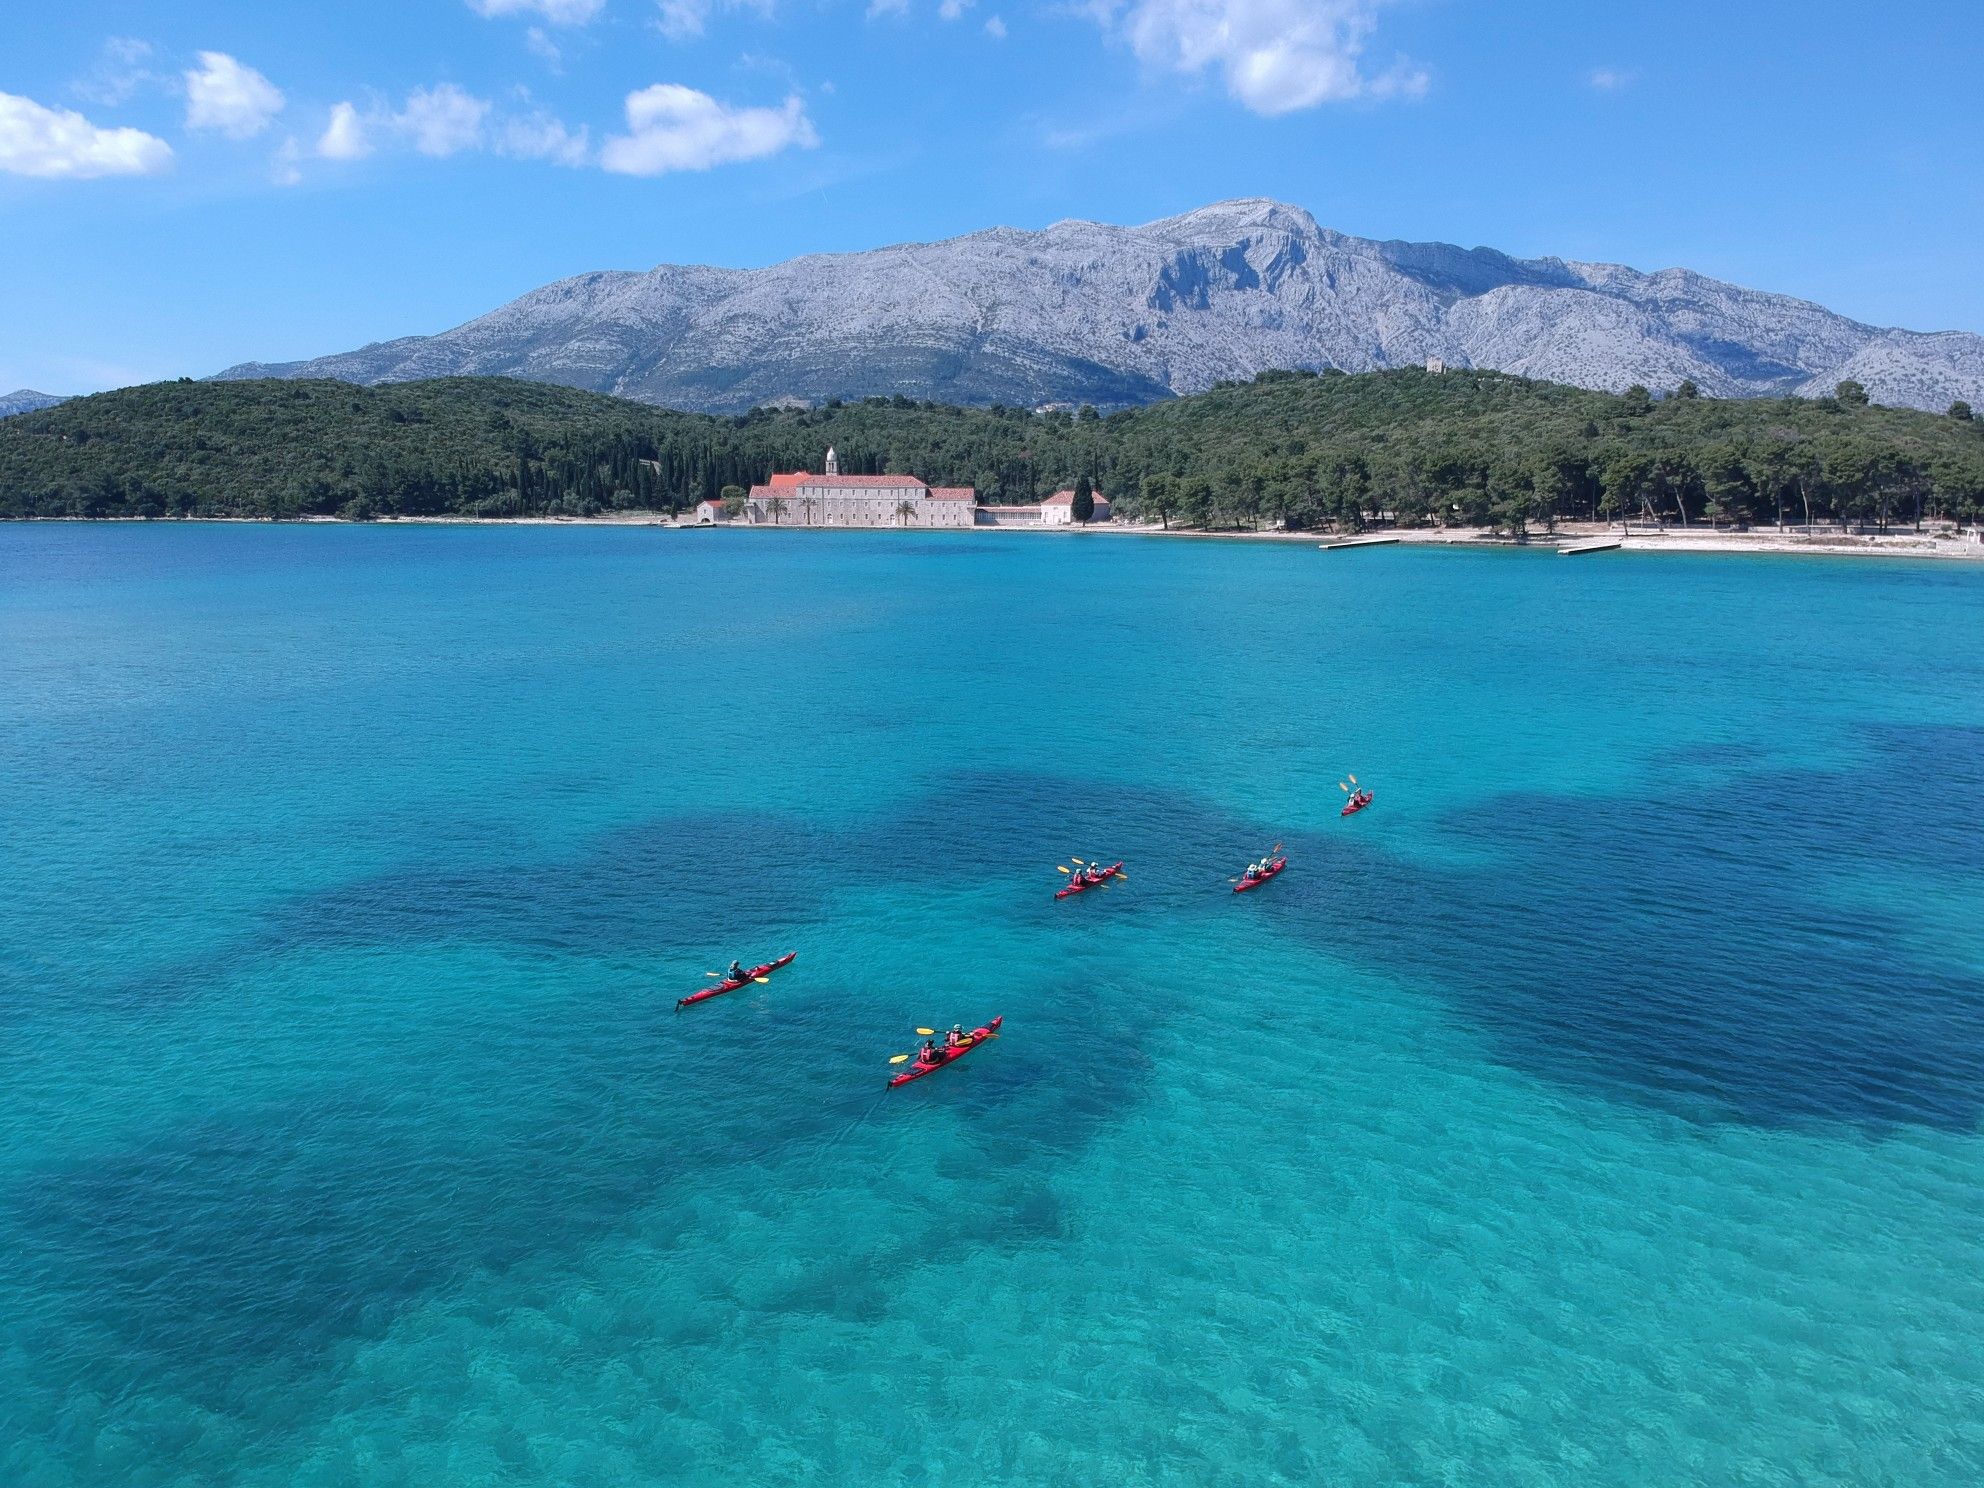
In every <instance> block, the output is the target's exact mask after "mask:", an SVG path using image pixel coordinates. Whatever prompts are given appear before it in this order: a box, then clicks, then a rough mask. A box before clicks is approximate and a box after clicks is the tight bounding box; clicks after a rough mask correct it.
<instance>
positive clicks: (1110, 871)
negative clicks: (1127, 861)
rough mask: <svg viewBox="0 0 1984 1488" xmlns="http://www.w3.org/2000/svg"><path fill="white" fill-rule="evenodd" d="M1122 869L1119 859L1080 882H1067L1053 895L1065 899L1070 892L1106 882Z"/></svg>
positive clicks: (1076, 892)
mask: <svg viewBox="0 0 1984 1488" xmlns="http://www.w3.org/2000/svg"><path fill="white" fill-rule="evenodd" d="M1122 871H1123V864H1122V863H1121V861H1120V860H1119V861H1118V862H1117V863H1115V864H1114V865H1113V866H1111V867H1108V868H1105V869H1103V870H1102V871H1101V872H1100V873H1098V874H1096V876H1095V877H1094V878H1085V879H1083V880H1082V881H1081V882H1080V883H1071V884H1069V885H1068V886H1067V887H1066V888H1065V889H1062V890H1060V891H1059V892H1058V893H1056V894H1055V896H1054V897H1055V898H1056V899H1065V898H1067V897H1068V896H1069V895H1070V894H1081V893H1085V892H1087V891H1088V890H1089V889H1092V888H1095V887H1096V886H1097V885H1099V884H1106V883H1108V882H1109V880H1110V879H1112V878H1114V877H1115V876H1116V875H1117V874H1119V873H1121V872H1122Z"/></svg>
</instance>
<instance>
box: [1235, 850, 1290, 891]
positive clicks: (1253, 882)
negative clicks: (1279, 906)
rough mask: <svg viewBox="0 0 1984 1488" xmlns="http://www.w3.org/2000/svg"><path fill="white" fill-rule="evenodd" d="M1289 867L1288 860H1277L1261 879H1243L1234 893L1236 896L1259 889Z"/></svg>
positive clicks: (1269, 866) (1269, 865) (1270, 865)
mask: <svg viewBox="0 0 1984 1488" xmlns="http://www.w3.org/2000/svg"><path fill="white" fill-rule="evenodd" d="M1287 866H1288V859H1287V858H1276V859H1275V860H1274V861H1273V862H1272V863H1270V864H1268V870H1267V872H1265V873H1263V874H1262V875H1261V876H1260V877H1259V878H1242V879H1241V880H1240V882H1238V883H1237V884H1235V885H1234V886H1233V892H1234V893H1236V894H1244V893H1246V892H1247V890H1249V889H1258V888H1259V887H1260V886H1261V885H1262V884H1264V883H1266V882H1267V881H1268V880H1269V879H1271V878H1273V877H1274V876H1275V875H1276V874H1277V873H1279V872H1281V870H1282V869H1284V868H1286V867H1287Z"/></svg>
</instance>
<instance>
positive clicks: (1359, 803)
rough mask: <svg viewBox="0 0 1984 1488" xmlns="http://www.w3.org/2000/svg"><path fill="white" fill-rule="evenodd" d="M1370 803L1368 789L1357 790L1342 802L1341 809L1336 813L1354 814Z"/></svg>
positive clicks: (1342, 814) (1341, 814)
mask: <svg viewBox="0 0 1984 1488" xmlns="http://www.w3.org/2000/svg"><path fill="white" fill-rule="evenodd" d="M1370 804H1371V793H1370V792H1369V791H1359V792H1358V793H1357V794H1356V795H1354V796H1352V797H1351V798H1350V799H1349V800H1348V801H1346V802H1344V805H1343V810H1342V811H1340V812H1338V813H1337V815H1339V816H1355V815H1356V814H1357V813H1358V812H1360V811H1362V810H1363V809H1364V808H1365V807H1366V806H1369V805H1370Z"/></svg>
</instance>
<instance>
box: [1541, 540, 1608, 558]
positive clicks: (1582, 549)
mask: <svg viewBox="0 0 1984 1488" xmlns="http://www.w3.org/2000/svg"><path fill="white" fill-rule="evenodd" d="M1624 541H1625V539H1624V538H1623V537H1594V538H1592V539H1591V540H1590V541H1589V542H1574V543H1571V544H1569V545H1567V546H1565V547H1561V548H1559V549H1557V556H1558V557H1560V558H1569V557H1571V556H1572V555H1573V554H1575V553H1605V552H1609V551H1611V550H1612V549H1613V548H1616V547H1618V546H1619V545H1620V544H1621V543H1623V542H1624Z"/></svg>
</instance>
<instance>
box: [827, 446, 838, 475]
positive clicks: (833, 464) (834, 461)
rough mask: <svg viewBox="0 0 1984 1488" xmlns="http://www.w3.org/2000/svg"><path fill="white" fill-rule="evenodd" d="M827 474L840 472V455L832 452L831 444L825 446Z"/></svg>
mask: <svg viewBox="0 0 1984 1488" xmlns="http://www.w3.org/2000/svg"><path fill="white" fill-rule="evenodd" d="M827 474H828V475H839V474H840V456H839V455H837V454H835V453H834V447H833V446H832V445H831V444H830V445H828V446H827Z"/></svg>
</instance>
